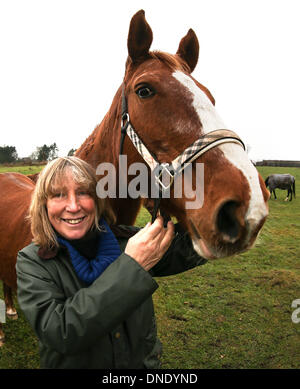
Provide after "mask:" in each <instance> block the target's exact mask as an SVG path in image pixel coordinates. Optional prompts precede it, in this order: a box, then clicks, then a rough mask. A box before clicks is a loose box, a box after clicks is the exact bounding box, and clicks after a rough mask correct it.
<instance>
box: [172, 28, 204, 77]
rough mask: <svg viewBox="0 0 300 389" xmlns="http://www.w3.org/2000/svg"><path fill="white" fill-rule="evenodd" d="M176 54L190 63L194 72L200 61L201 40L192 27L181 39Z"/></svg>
mask: <svg viewBox="0 0 300 389" xmlns="http://www.w3.org/2000/svg"><path fill="white" fill-rule="evenodd" d="M176 54H177V55H179V56H180V57H181V58H182V59H183V60H184V61H185V62H186V63H187V64H188V65H189V67H190V69H191V73H192V71H193V70H194V69H195V67H196V65H197V62H198V57H199V42H198V38H197V36H196V34H195V32H194V31H193V30H192V29H191V28H190V29H189V31H188V33H187V34H186V36H185V37H183V38H182V39H181V41H180V43H179V47H178V50H177V53H176Z"/></svg>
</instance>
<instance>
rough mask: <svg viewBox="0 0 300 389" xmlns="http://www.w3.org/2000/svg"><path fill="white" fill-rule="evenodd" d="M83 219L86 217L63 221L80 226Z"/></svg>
mask: <svg viewBox="0 0 300 389" xmlns="http://www.w3.org/2000/svg"><path fill="white" fill-rule="evenodd" d="M83 219H84V217H81V218H79V219H62V220H63V221H64V222H66V223H69V224H79V223H80V222H81V221H82V220H83Z"/></svg>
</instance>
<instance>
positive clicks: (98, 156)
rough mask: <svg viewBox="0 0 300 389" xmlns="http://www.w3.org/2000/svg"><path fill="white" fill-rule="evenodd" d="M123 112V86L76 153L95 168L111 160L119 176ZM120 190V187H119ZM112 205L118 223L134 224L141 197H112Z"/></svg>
mask: <svg viewBox="0 0 300 389" xmlns="http://www.w3.org/2000/svg"><path fill="white" fill-rule="evenodd" d="M120 112H121V88H119V90H118V92H117V93H116V95H115V97H114V100H113V102H112V105H111V107H110V110H109V111H108V113H107V114H106V115H105V117H104V119H103V120H102V122H101V123H100V124H99V125H98V126H97V127H96V128H95V129H94V131H93V132H92V134H91V135H90V136H89V137H88V138H87V139H86V140H85V142H84V143H83V144H82V145H81V147H80V148H79V149H78V150H77V151H76V153H75V155H76V156H77V157H79V158H81V159H83V160H84V161H86V162H88V163H89V164H90V165H92V166H93V167H94V168H95V169H96V168H97V166H98V165H99V164H101V163H102V162H110V163H112V164H113V165H114V167H115V169H116V174H117V177H116V178H117V182H118V177H119V147H120V135H121V129H120V125H121V123H120V116H121V114H120ZM117 192H118V188H117ZM110 203H111V206H112V208H113V210H114V212H115V215H116V217H117V224H125V225H133V224H134V222H135V220H136V216H137V214H138V211H139V209H140V206H141V200H139V199H129V198H128V199H118V193H117V198H115V199H110Z"/></svg>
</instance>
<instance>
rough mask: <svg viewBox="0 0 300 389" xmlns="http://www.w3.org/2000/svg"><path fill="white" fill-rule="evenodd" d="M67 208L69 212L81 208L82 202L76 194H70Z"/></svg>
mask: <svg viewBox="0 0 300 389" xmlns="http://www.w3.org/2000/svg"><path fill="white" fill-rule="evenodd" d="M66 210H67V211H69V212H77V211H79V210H80V202H79V200H78V198H77V196H76V194H73V193H71V194H69V196H68V198H67V205H66Z"/></svg>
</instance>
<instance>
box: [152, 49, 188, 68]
mask: <svg viewBox="0 0 300 389" xmlns="http://www.w3.org/2000/svg"><path fill="white" fill-rule="evenodd" d="M149 55H150V57H151V58H152V59H158V60H159V61H161V62H163V63H164V64H165V65H166V66H168V68H170V69H171V70H181V71H184V72H190V71H191V70H190V67H189V66H188V64H187V63H186V62H185V61H183V60H182V59H181V58H180V57H179V55H172V54H169V53H165V52H163V51H151V52H150V53H149Z"/></svg>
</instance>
